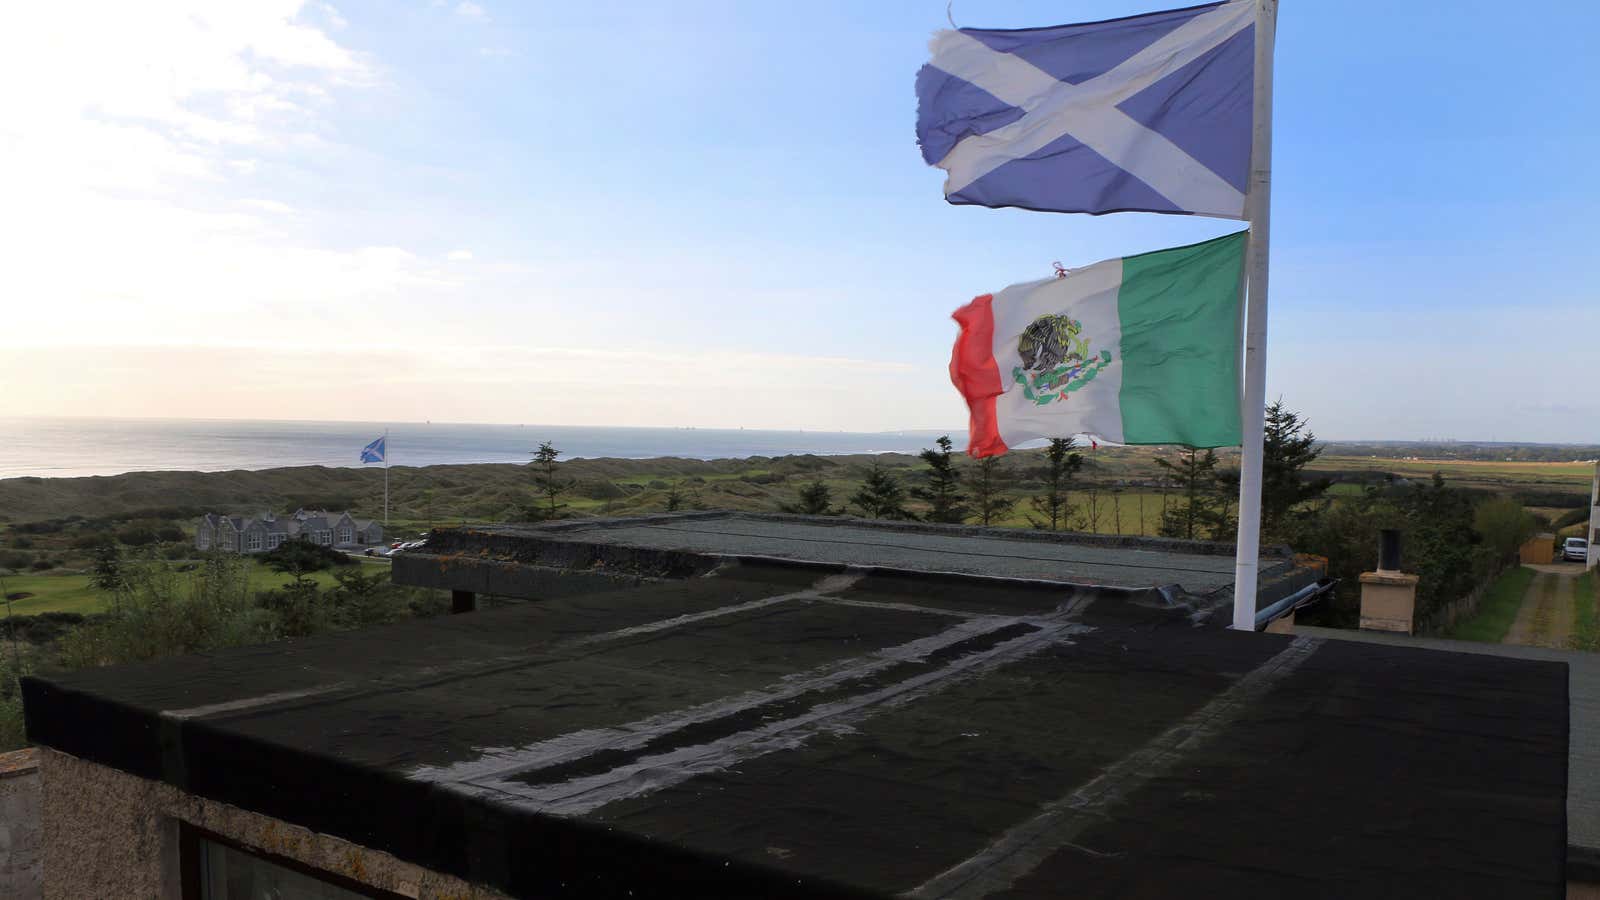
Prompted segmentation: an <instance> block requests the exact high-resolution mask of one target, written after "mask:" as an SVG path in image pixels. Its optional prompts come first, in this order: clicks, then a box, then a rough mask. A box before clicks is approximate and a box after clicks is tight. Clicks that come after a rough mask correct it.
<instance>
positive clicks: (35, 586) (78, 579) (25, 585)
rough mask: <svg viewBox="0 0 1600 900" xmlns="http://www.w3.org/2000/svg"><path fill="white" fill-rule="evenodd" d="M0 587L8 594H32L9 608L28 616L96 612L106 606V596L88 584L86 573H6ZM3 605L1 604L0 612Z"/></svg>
mask: <svg viewBox="0 0 1600 900" xmlns="http://www.w3.org/2000/svg"><path fill="white" fill-rule="evenodd" d="M0 587H3V588H4V590H5V593H6V594H7V595H13V594H24V593H25V594H31V595H32V596H30V597H25V598H23V599H21V600H13V601H11V603H10V607H11V612H12V613H13V614H15V615H19V616H31V615H36V614H38V613H42V612H74V613H83V614H85V615H87V614H88V613H93V612H99V611H100V610H102V609H104V608H105V605H106V600H105V597H104V596H103V595H102V594H101V593H100V591H99V590H97V589H96V588H94V587H92V586H90V584H89V576H87V575H7V576H5V577H4V578H0ZM4 614H5V609H4V608H3V607H0V615H4Z"/></svg>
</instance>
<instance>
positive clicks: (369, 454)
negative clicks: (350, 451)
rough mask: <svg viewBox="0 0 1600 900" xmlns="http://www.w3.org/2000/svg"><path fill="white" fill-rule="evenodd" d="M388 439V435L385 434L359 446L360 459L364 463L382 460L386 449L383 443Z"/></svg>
mask: <svg viewBox="0 0 1600 900" xmlns="http://www.w3.org/2000/svg"><path fill="white" fill-rule="evenodd" d="M388 440H389V437H388V436H387V435H385V436H383V437H381V438H378V439H377V440H375V441H373V442H372V443H370V444H368V445H366V446H365V447H362V448H361V461H362V462H364V463H369V462H383V459H384V452H385V450H386V449H387V448H385V447H384V444H386V443H387V442H388Z"/></svg>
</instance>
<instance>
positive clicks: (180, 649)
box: [57, 553, 273, 668]
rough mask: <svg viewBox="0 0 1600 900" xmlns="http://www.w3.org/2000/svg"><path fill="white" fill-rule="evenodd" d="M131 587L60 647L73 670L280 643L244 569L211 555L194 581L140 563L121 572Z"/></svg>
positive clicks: (239, 563)
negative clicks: (220, 649) (256, 602)
mask: <svg viewBox="0 0 1600 900" xmlns="http://www.w3.org/2000/svg"><path fill="white" fill-rule="evenodd" d="M122 577H123V580H124V585H125V586H124V587H123V588H122V589H120V590H118V591H117V592H116V593H115V594H113V595H112V601H111V609H110V610H109V611H108V612H107V613H106V614H105V615H104V617H102V618H98V619H94V620H91V621H86V622H85V623H84V624H83V625H81V626H79V627H78V628H75V629H73V630H71V631H70V632H68V633H66V634H65V635H63V636H62V637H61V639H60V640H59V641H58V642H57V648H58V650H59V654H60V659H61V662H62V664H64V665H65V666H67V667H68V668H85V667H90V666H102V665H110V664H114V663H124V662H135V661H139V660H147V659H156V658H159V657H164V656H175V655H177V654H181V653H193V652H197V651H201V650H214V649H216V648H219V647H230V646H236V645H239V644H247V643H255V642H258V641H263V640H267V639H270V638H271V637H272V636H273V621H272V617H271V616H270V615H268V614H267V613H265V612H264V611H262V610H261V609H260V608H259V607H258V606H257V605H256V604H255V602H254V598H253V597H252V596H251V594H250V583H249V578H248V569H247V567H246V564H245V561H244V560H243V559H241V558H239V557H237V556H233V555H231V554H225V553H216V554H212V555H211V556H210V557H208V558H207V559H206V561H205V562H204V563H203V564H202V565H201V566H200V567H198V568H197V569H196V570H195V571H193V572H191V573H179V572H178V571H177V570H176V569H174V568H172V567H170V566H167V565H166V564H164V563H159V562H151V561H147V560H138V561H133V562H129V563H127V564H126V565H124V567H123V569H122Z"/></svg>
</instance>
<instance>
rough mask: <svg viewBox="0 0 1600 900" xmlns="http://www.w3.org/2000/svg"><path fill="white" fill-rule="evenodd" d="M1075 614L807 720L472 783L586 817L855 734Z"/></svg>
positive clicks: (1037, 646) (1024, 646) (1058, 634)
mask: <svg viewBox="0 0 1600 900" xmlns="http://www.w3.org/2000/svg"><path fill="white" fill-rule="evenodd" d="M1070 615H1071V614H1063V615H1061V616H1060V617H1051V618H1033V619H1027V620H1026V621H1029V623H1030V624H1034V625H1036V626H1038V628H1039V630H1037V631H1034V632H1031V633H1029V634H1025V635H1022V636H1020V637H1015V638H1011V639H1010V640H1007V641H1003V642H1001V643H999V644H996V645H995V646H993V647H990V648H988V649H986V650H981V651H978V652H975V653H970V654H967V655H965V656H962V657H959V658H957V659H954V660H951V661H950V662H949V663H946V664H945V665H943V666H941V667H939V668H938V669H935V670H933V671H931V672H924V673H922V674H920V675H916V676H913V677H911V678H907V679H905V680H904V681H900V682H896V683H895V684H892V685H888V686H886V687H883V688H879V689H877V690H874V691H868V692H867V693H864V694H858V695H856V696H853V697H847V698H844V699H841V700H837V701H834V702H831V703H824V704H821V705H818V706H815V707H812V708H811V709H809V710H807V711H805V712H804V713H801V714H800V715H797V716H791V717H790V718H787V719H783V720H780V721H777V722H772V723H769V724H766V725H762V726H760V727H758V728H752V729H749V730H746V731H742V732H739V733H737V734H731V735H727V736H725V737H721V738H718V739H716V740H713V741H708V742H706V743H703V744H697V745H693V746H688V747H680V748H677V749H674V750H669V751H667V752H665V753H659V754H656V755H653V756H646V757H641V758H639V759H637V760H635V761H633V762H630V763H628V764H626V765H622V766H617V767H616V768H613V769H611V770H610V771H608V772H604V773H601V774H598V775H591V776H585V777H580V778H574V779H570V780H568V781H565V782H562V783H559V784H543V785H530V784H525V783H522V782H518V781H509V780H488V779H485V780H482V781H477V782H475V783H474V784H473V785H472V786H473V787H477V788H486V789H489V790H492V791H496V792H499V793H501V794H502V795H510V796H514V797H517V798H518V799H520V800H521V801H522V802H524V803H527V804H529V805H531V806H532V807H533V808H535V809H537V810H539V811H540V812H543V813H548V814H551V815H562V816H577V815H583V814H585V813H589V812H593V811H594V810H596V809H599V808H600V807H602V806H605V805H607V804H609V803H613V802H616V801H618V800H624V799H627V798H630V797H637V796H642V795H644V794H650V793H654V792H656V791H659V790H661V789H663V788H667V787H671V786H673V785H675V784H679V783H681V782H684V781H687V780H689V779H691V778H694V777H696V776H698V775H702V774H705V773H707V772H714V771H719V770H722V769H727V768H729V767H731V766H734V765H737V764H738V763H741V762H744V761H746V760H750V759H754V758H756V757H759V756H764V755H766V754H768V753H774V752H778V751H783V750H793V749H796V748H798V747H800V746H801V745H803V744H804V743H805V742H806V741H808V740H809V739H811V738H812V737H814V736H816V735H818V734H821V733H824V732H836V733H837V732H844V731H848V730H850V729H851V728H852V726H853V725H854V724H855V723H856V722H859V721H861V720H863V719H866V718H869V717H871V716H873V715H876V714H877V713H879V712H882V711H884V710H886V709H892V708H895V707H897V706H900V705H902V704H905V703H908V702H910V701H912V700H915V699H917V698H920V697H923V696H927V695H929V694H933V693H937V692H939V691H942V690H944V689H945V688H948V687H950V686H952V685H954V684H957V683H959V682H961V681H964V680H966V679H968V678H971V677H973V676H975V675H978V674H981V673H983V672H987V671H991V670H993V669H996V668H999V667H1000V666H1003V665H1006V664H1008V663H1011V662H1015V661H1016V660H1018V659H1021V658H1024V657H1026V656H1030V655H1032V654H1034V653H1037V652H1039V651H1041V650H1044V649H1045V648H1047V647H1050V646H1053V645H1056V644H1059V643H1063V642H1065V641H1067V639H1068V638H1070V637H1071V636H1072V635H1073V634H1078V633H1082V632H1084V631H1088V630H1089V629H1088V628H1087V627H1086V626H1082V625H1077V624H1074V623H1072V622H1070V621H1067V619H1068V618H1069V616H1070ZM1015 621H1017V622H1021V621H1025V619H1022V618H1019V619H1017V620H1015ZM1008 624H1010V623H1008ZM958 627H959V626H958ZM953 630H954V629H953Z"/></svg>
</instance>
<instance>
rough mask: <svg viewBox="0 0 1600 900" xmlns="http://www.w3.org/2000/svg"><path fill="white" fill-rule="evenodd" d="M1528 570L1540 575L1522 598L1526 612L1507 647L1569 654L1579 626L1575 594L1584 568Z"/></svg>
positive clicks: (1508, 637) (1510, 634)
mask: <svg viewBox="0 0 1600 900" xmlns="http://www.w3.org/2000/svg"><path fill="white" fill-rule="evenodd" d="M1528 568H1530V569H1532V570H1534V571H1535V572H1538V573H1539V574H1538V575H1536V576H1534V579H1533V581H1532V582H1530V583H1529V584H1528V590H1527V593H1525V594H1523V595H1522V608H1521V609H1520V610H1518V611H1517V618H1516V621H1514V622H1512V623H1511V630H1510V631H1509V632H1507V634H1506V639H1505V641H1504V643H1507V644H1520V645H1522V646H1524V647H1549V648H1551V649H1556V650H1565V649H1567V648H1569V647H1571V646H1572V637H1573V630H1574V626H1575V624H1576V623H1575V615H1576V611H1575V608H1574V605H1573V593H1572V590H1573V583H1574V582H1575V581H1576V580H1577V577H1578V576H1579V575H1582V574H1583V564H1582V563H1566V562H1562V563H1546V564H1542V565H1539V564H1535V565H1529V566H1528Z"/></svg>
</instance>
